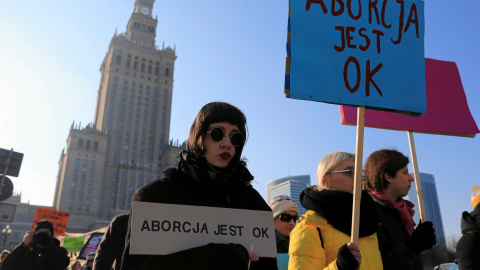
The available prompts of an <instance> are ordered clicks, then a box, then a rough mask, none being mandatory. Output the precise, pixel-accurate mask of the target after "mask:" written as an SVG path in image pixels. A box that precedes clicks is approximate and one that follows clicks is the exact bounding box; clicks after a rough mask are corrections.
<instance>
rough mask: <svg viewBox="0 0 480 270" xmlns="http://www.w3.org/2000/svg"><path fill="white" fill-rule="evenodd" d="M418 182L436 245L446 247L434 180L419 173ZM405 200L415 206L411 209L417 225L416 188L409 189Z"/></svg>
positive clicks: (425, 174)
mask: <svg viewBox="0 0 480 270" xmlns="http://www.w3.org/2000/svg"><path fill="white" fill-rule="evenodd" d="M420 180H421V183H422V191H423V201H424V204H425V214H426V215H427V220H429V221H431V222H432V223H433V227H434V228H435V235H436V237H437V245H442V246H446V245H447V243H446V240H445V231H444V230H443V221H442V213H441V212H440V205H439V203H438V195H437V186H436V185H435V178H434V177H433V175H432V174H428V173H420ZM412 184H413V183H412ZM407 198H408V200H409V201H411V202H413V203H414V204H415V207H414V208H413V210H415V215H414V216H413V220H414V221H415V223H417V224H418V222H419V220H420V211H419V208H418V199H417V188H416V187H415V185H412V187H411V188H410V191H409V192H408V195H407Z"/></svg>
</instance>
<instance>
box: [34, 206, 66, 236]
mask: <svg viewBox="0 0 480 270" xmlns="http://www.w3.org/2000/svg"><path fill="white" fill-rule="evenodd" d="M69 216H70V213H68V212H63V211H57V210H53V209H50V208H45V207H40V206H39V207H37V212H36V213H35V217H34V218H33V223H32V227H31V228H30V230H31V231H33V228H34V227H35V224H36V223H37V222H38V221H40V220H44V219H47V220H48V221H50V222H51V223H52V224H53V228H54V230H55V233H54V234H55V235H58V236H63V235H65V229H66V228H67V223H68V217H69Z"/></svg>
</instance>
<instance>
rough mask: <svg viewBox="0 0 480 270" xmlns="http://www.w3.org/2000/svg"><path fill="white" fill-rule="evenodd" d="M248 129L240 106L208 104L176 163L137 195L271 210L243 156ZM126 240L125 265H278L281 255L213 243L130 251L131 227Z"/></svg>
mask: <svg viewBox="0 0 480 270" xmlns="http://www.w3.org/2000/svg"><path fill="white" fill-rule="evenodd" d="M246 135H247V125H246V117H245V115H244V114H243V113H242V112H241V111H240V110H239V109H238V108H236V107H234V106H232V105H230V104H228V103H224V102H212V103H209V104H207V105H205V106H204V107H203V108H202V109H201V110H200V112H199V113H198V115H197V117H196V118H195V121H194V122H193V124H192V126H191V129H190V134H189V136H188V145H187V150H184V151H182V152H181V153H180V155H179V156H178V161H177V164H176V166H175V167H173V168H170V169H167V170H166V171H165V172H164V177H163V178H162V179H159V180H156V181H153V182H151V183H149V184H148V185H146V186H144V187H142V188H141V189H139V190H138V191H137V192H135V194H134V197H133V199H132V200H133V201H140V202H152V203H168V204H181V205H195V206H209V207H223V208H236V209H248V210H264V211H271V209H270V207H269V206H268V205H267V204H266V203H265V201H264V200H263V198H262V197H261V196H260V194H259V193H258V192H257V191H256V190H255V189H253V187H252V186H251V184H250V182H251V181H252V180H253V176H252V175H251V174H250V172H249V171H248V169H247V168H246V167H245V165H246V163H245V162H244V161H243V160H241V158H240V157H241V154H242V150H243V146H244V143H245V138H246ZM129 227H130V225H129ZM125 243H126V247H125V251H124V256H123V260H122V269H124V270H126V269H239V270H240V269H242V270H243V269H245V270H246V269H267V270H268V269H277V266H276V260H275V258H259V257H258V256H257V255H256V254H255V253H254V252H251V251H248V250H247V249H246V248H245V247H244V246H242V245H240V244H234V243H230V244H218V243H210V244H208V245H204V246H200V247H195V248H191V249H187V250H183V251H180V252H176V253H173V254H169V255H130V254H129V248H130V228H129V230H128V234H127V239H126V242H125ZM249 261H252V262H251V265H250V268H249V266H248V265H249Z"/></svg>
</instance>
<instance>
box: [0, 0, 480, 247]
mask: <svg viewBox="0 0 480 270" xmlns="http://www.w3.org/2000/svg"><path fill="white" fill-rule="evenodd" d="M133 4H134V0H121V1H119V0H102V1H93V0H82V1H80V0H71V1H64V0H50V1H32V0H29V1H7V2H5V3H3V4H2V9H0V37H1V38H0V107H1V108H2V110H1V113H0V124H1V126H2V131H1V132H0V148H5V149H10V148H14V150H15V151H18V152H22V153H24V154H25V157H24V160H23V164H22V168H21V171H20V177H18V178H13V177H12V180H13V182H14V184H15V190H17V191H22V193H23V195H22V197H23V200H24V201H28V200H30V203H32V204H40V205H51V204H52V202H53V195H54V189H55V181H56V176H57V170H58V160H59V158H60V153H61V151H62V149H63V148H64V147H65V146H66V139H67V136H68V132H69V129H70V125H71V124H72V122H73V121H76V122H81V123H82V125H83V126H84V125H85V124H87V123H90V122H92V121H93V116H94V107H95V102H96V96H97V90H98V84H99V79H100V73H99V67H100V64H101V62H102V60H103V57H104V56H105V53H106V52H107V50H108V44H109V42H110V39H111V37H112V36H113V34H114V32H115V29H118V32H124V31H125V28H126V24H127V22H128V19H129V17H130V14H131V12H132V11H133V7H134V6H133ZM478 10H480V2H479V1H471V0H469V1H454V2H452V1H447V0H430V1H426V2H425V24H426V28H425V56H426V57H429V58H434V59H439V60H446V61H453V62H456V63H457V65H458V68H459V70H460V75H461V77H462V81H463V86H464V88H465V93H466V96H467V100H468V103H469V107H470V110H471V112H472V114H473V117H474V119H476V121H477V123H478V122H480V91H479V89H478V88H479V85H480V76H478V74H479V71H480V53H479V51H478V46H479V44H480V35H479V29H480V17H479V16H478V15H477V12H478ZM153 14H155V15H158V28H157V45H159V46H162V43H163V42H165V45H166V46H171V47H173V46H176V52H177V55H178V58H177V61H176V66H175V74H174V78H175V82H174V88H173V89H174V90H173V93H174V94H173V106H172V125H171V130H170V137H171V138H173V139H175V140H176V139H178V140H179V141H183V140H185V139H186V138H187V135H188V129H189V126H190V124H191V123H192V121H193V118H194V117H195V115H196V113H197V112H198V110H199V109H200V108H201V107H202V106H203V105H204V104H205V103H207V102H210V101H215V100H220V101H227V102H230V103H232V104H234V105H236V106H238V107H239V108H241V109H242V110H243V111H244V112H245V114H246V115H247V118H248V127H249V132H250V136H249V139H248V142H247V144H246V147H245V150H244V154H245V156H246V157H247V158H248V160H249V165H248V166H249V168H250V170H251V172H252V174H253V175H254V176H255V183H254V186H255V188H256V189H258V190H259V191H260V193H261V194H262V195H263V196H264V197H266V182H268V181H270V180H273V179H276V178H280V177H285V176H288V175H300V174H310V175H311V178H312V184H313V183H314V181H316V180H315V178H314V177H315V172H316V168H317V164H318V162H319V161H320V159H321V158H322V157H323V156H324V155H326V154H328V153H330V152H332V151H348V152H354V151H355V134H356V128H355V127H351V126H342V125H340V116H339V109H338V106H336V105H329V104H325V103H317V102H310V101H299V100H291V99H287V98H285V95H284V94H283V86H284V73H285V56H286V52H285V42H286V35H287V33H286V29H287V14H288V0H283V1H279V0H263V1H258V0H241V1H220V0H207V1H194V0H186V1H173V0H157V1H156V3H155V5H154V11H153ZM446 109H447V108H446ZM479 138H480V136H477V137H476V138H474V139H471V138H460V137H450V136H440V135H425V134H415V142H416V148H417V155H418V161H419V167H420V171H422V172H425V173H431V174H433V175H434V176H435V180H436V182H437V191H438V195H439V199H440V207H441V210H442V217H443V221H444V228H445V232H446V236H447V238H448V236H450V235H453V234H455V235H457V236H458V235H460V229H459V224H460V214H461V212H462V211H464V210H471V208H472V206H471V203H470V190H471V187H472V186H473V185H480V176H479V173H478V167H479V164H480V154H479V151H480V139H479ZM385 147H388V148H392V147H393V148H396V149H398V150H400V151H402V152H403V153H405V154H407V155H408V156H410V152H409V146H408V137H407V134H406V132H400V131H387V130H378V129H371V128H367V129H365V142H364V158H366V157H367V156H368V155H369V154H370V153H371V152H373V151H375V150H377V149H380V148H385ZM410 170H411V167H410ZM411 171H412V170H411Z"/></svg>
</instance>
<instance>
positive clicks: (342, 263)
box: [337, 244, 359, 270]
mask: <svg viewBox="0 0 480 270" xmlns="http://www.w3.org/2000/svg"><path fill="white" fill-rule="evenodd" d="M358 266H359V265H358V262H357V259H355V257H354V256H353V254H352V252H351V251H350V249H348V247H347V244H345V245H343V246H341V247H340V248H339V249H338V253H337V268H338V269H339V270H350V269H357V268H358Z"/></svg>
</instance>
